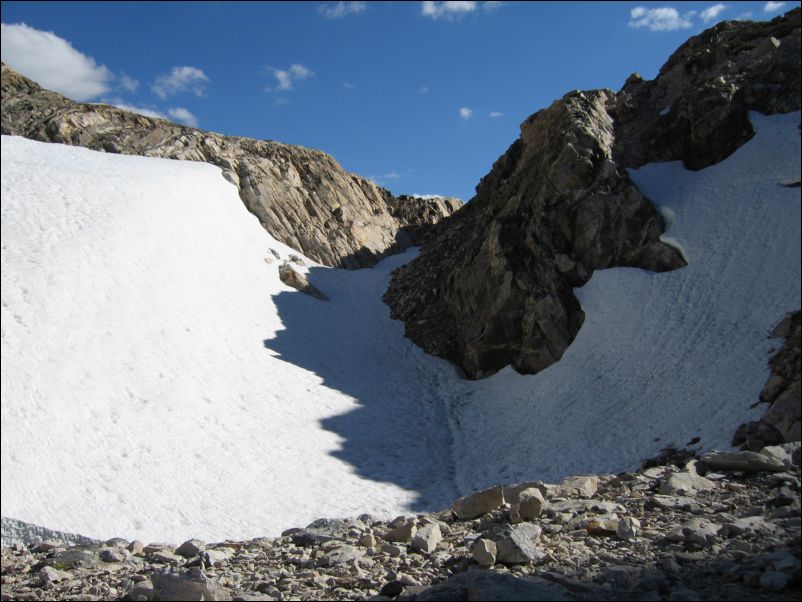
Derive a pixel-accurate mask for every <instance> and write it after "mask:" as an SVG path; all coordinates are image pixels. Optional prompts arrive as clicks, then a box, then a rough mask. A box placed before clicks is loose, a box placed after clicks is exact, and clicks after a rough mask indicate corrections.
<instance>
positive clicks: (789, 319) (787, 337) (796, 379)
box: [732, 311, 802, 451]
mask: <svg viewBox="0 0 802 602" xmlns="http://www.w3.org/2000/svg"><path fill="white" fill-rule="evenodd" d="M772 336H774V337H776V338H781V339H784V342H783V346H782V348H780V350H779V351H778V352H777V353H776V354H775V355H774V357H772V358H771V362H770V366H771V376H770V377H769V380H768V382H767V383H766V386H765V387H764V388H763V391H761V393H760V402H761V403H765V404H767V405H768V408H767V409H766V413H765V414H764V415H763V417H762V418H761V419H760V420H758V421H755V422H748V423H746V424H743V425H741V426H740V427H739V428H738V431H737V432H736V433H735V436H734V437H733V441H732V444H733V445H740V446H741V447H742V448H743V449H749V450H752V451H757V450H759V449H761V448H762V447H764V446H766V445H775V444H778V443H786V442H789V441H799V440H800V439H802V428H801V427H800V411H801V410H802V406H800V402H801V398H800V391H802V385H801V383H802V374H800V371H801V370H802V355H801V354H800V343H801V342H802V327H801V326H800V312H799V311H797V312H795V313H793V314H790V315H788V316H786V317H785V319H784V320H782V322H780V324H779V325H778V326H777V328H776V329H775V331H774V332H773V333H772Z"/></svg>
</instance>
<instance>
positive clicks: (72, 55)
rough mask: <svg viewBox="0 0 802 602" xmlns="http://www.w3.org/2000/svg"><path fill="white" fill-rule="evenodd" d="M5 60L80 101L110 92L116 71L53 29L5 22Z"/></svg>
mask: <svg viewBox="0 0 802 602" xmlns="http://www.w3.org/2000/svg"><path fill="white" fill-rule="evenodd" d="M0 27H2V31H0V34H2V35H0V40H1V45H2V49H0V53H1V54H2V60H3V62H4V63H6V64H7V65H9V66H11V67H13V68H14V69H16V70H17V71H19V72H20V73H22V74H23V75H25V76H26V77H29V78H31V79H32V80H34V81H35V82H36V83H38V84H39V85H41V86H43V87H45V88H48V89H50V90H55V91H56V92H60V93H61V94H64V95H65V96H69V97H70V98H72V99H74V100H78V101H84V100H89V99H91V98H96V97H98V96H100V95H101V94H105V93H107V92H108V91H109V90H110V88H111V82H112V80H113V79H114V75H113V74H112V72H111V71H110V70H109V69H107V68H106V67H105V66H103V65H98V64H97V63H96V62H95V59H93V58H92V57H90V56H87V55H85V54H84V53H82V52H79V51H78V50H76V49H75V48H73V47H72V44H70V43H69V42H68V41H67V40H65V39H64V38H60V37H59V36H57V35H56V34H55V33H53V32H52V31H41V30H39V29H34V28H33V27H29V26H28V25H26V24H25V23H16V24H6V23H3V24H2V26H0Z"/></svg>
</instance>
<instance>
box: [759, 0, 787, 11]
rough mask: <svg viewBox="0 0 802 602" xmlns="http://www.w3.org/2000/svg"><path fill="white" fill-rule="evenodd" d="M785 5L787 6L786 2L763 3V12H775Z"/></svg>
mask: <svg viewBox="0 0 802 602" xmlns="http://www.w3.org/2000/svg"><path fill="white" fill-rule="evenodd" d="M783 6H785V2H766V4H764V5H763V12H764V13H773V12H775V11H778V10H780V9H781V8H782V7H783Z"/></svg>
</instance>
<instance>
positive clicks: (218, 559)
mask: <svg viewBox="0 0 802 602" xmlns="http://www.w3.org/2000/svg"><path fill="white" fill-rule="evenodd" d="M231 553H232V550H228V549H226V548H215V549H213V550H206V551H205V552H203V564H204V565H205V566H207V567H211V566H214V567H219V566H222V565H223V564H224V563H225V562H226V561H227V560H228V559H229V558H230V557H231Z"/></svg>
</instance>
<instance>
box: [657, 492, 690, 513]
mask: <svg viewBox="0 0 802 602" xmlns="http://www.w3.org/2000/svg"><path fill="white" fill-rule="evenodd" d="M651 499H652V501H653V502H654V504H655V505H656V506H659V507H660V508H664V509H666V510H675V509H676V510H688V509H690V508H692V507H694V506H698V505H699V504H698V503H697V501H696V499H694V498H692V497H688V496H684V495H660V494H657V495H654V496H652V498H651Z"/></svg>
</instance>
